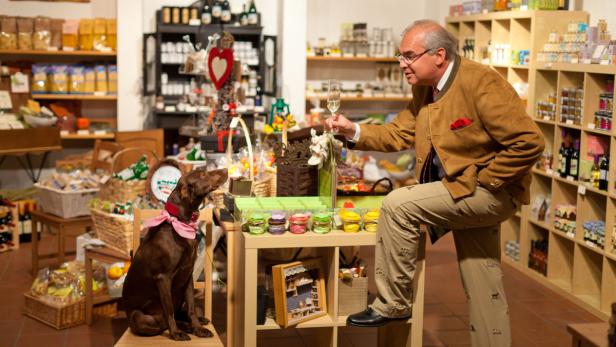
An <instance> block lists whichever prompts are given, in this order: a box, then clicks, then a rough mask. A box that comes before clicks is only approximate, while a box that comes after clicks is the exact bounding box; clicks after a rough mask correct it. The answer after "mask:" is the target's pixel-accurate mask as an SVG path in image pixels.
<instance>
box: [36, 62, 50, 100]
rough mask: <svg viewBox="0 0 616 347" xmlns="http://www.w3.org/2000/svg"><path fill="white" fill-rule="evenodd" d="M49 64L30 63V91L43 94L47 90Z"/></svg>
mask: <svg viewBox="0 0 616 347" xmlns="http://www.w3.org/2000/svg"><path fill="white" fill-rule="evenodd" d="M48 69H49V66H47V65H41V64H33V65H32V93H33V94H37V93H38V94H45V93H47V92H48V91H49V89H48V83H47V71H48Z"/></svg>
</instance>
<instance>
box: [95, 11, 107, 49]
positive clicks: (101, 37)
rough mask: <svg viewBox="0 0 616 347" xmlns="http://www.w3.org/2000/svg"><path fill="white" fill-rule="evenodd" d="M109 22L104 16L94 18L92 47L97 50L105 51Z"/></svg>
mask: <svg viewBox="0 0 616 347" xmlns="http://www.w3.org/2000/svg"><path fill="white" fill-rule="evenodd" d="M106 32H107V23H106V20H105V19H104V18H96V19H94V26H93V29H92V47H93V48H94V49H95V50H97V51H105V50H108V49H109V48H108V47H107V35H106Z"/></svg>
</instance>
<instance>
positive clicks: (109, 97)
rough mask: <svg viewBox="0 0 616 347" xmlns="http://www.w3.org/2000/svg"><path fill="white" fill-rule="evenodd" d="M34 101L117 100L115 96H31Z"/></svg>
mask: <svg viewBox="0 0 616 347" xmlns="http://www.w3.org/2000/svg"><path fill="white" fill-rule="evenodd" d="M32 99H35V100H109V101H115V100H118V96H117V95H82V94H32Z"/></svg>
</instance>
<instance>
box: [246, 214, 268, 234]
mask: <svg viewBox="0 0 616 347" xmlns="http://www.w3.org/2000/svg"><path fill="white" fill-rule="evenodd" d="M247 224H248V232H249V233H250V234H253V235H261V234H263V233H265V216H264V215H262V214H260V213H253V214H251V215H250V217H249V218H248V223H247Z"/></svg>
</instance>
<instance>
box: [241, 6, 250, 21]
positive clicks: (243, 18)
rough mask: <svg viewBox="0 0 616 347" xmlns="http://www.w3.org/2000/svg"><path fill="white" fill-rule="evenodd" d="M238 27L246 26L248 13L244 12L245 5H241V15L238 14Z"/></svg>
mask: <svg viewBox="0 0 616 347" xmlns="http://www.w3.org/2000/svg"><path fill="white" fill-rule="evenodd" d="M240 25H248V12H247V11H246V4H244V5H242V13H241V14H240Z"/></svg>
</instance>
